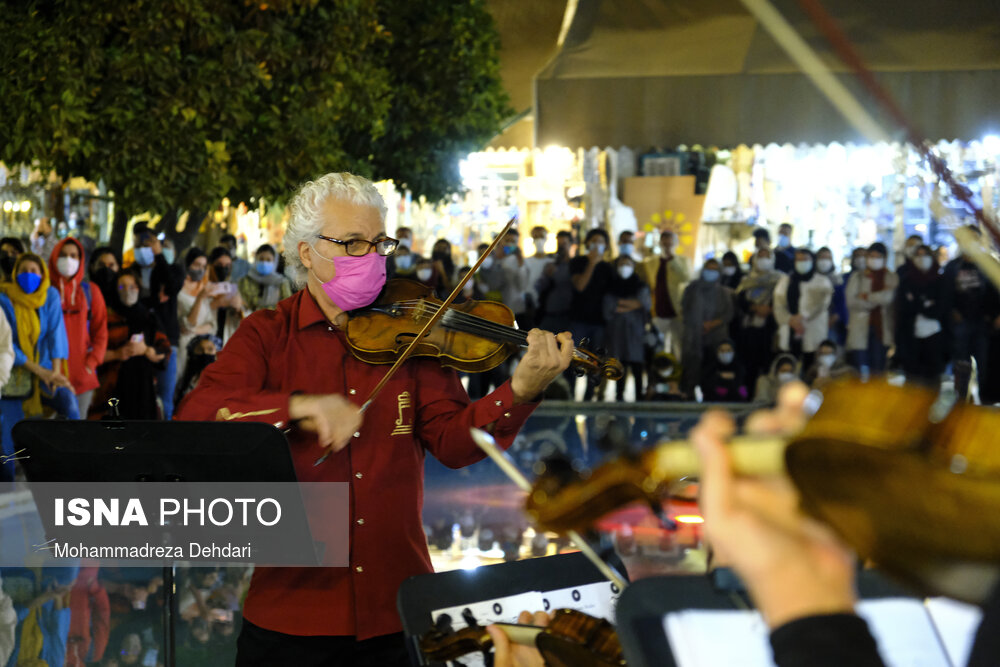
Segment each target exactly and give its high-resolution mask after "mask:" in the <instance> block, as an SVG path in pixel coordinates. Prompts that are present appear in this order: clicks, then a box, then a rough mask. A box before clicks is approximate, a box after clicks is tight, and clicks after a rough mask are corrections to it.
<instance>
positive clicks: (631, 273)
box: [604, 255, 653, 401]
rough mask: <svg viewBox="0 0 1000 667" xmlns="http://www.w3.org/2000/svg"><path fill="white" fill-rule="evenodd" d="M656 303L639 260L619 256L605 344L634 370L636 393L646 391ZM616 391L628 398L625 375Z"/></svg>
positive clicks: (606, 300) (611, 288)
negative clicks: (639, 271)
mask: <svg viewBox="0 0 1000 667" xmlns="http://www.w3.org/2000/svg"><path fill="white" fill-rule="evenodd" d="M652 306H653V303H652V299H651V298H650V295H649V286H648V285H647V284H646V283H645V282H644V281H643V280H642V279H641V278H640V277H639V275H638V274H637V273H636V272H635V261H634V260H633V259H632V258H631V257H629V256H628V255H620V256H619V257H618V259H617V260H615V274H614V276H613V277H612V278H611V283H610V284H609V285H608V291H607V293H606V294H605V295H604V321H605V322H606V323H607V324H606V325H605V330H604V346H605V348H606V349H607V351H608V354H609V355H611V356H612V357H614V358H615V359H617V360H619V361H620V362H622V364H623V365H624V366H625V368H626V372H631V373H632V379H633V381H634V382H635V396H636V398H637V399H638V398H639V397H641V396H643V395H644V393H645V392H644V391H643V377H642V376H643V367H644V362H645V346H644V339H645V336H646V322H647V320H648V313H649V309H650V308H652ZM615 395H616V397H617V399H618V400H619V401H623V400H624V399H625V377H624V376H623V377H622V379H620V380H618V381H617V382H616V383H615Z"/></svg>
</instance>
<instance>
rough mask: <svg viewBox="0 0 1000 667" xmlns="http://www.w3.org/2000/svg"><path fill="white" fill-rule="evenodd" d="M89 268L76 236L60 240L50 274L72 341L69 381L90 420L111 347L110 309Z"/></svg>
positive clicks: (53, 256)
mask: <svg viewBox="0 0 1000 667" xmlns="http://www.w3.org/2000/svg"><path fill="white" fill-rule="evenodd" d="M86 266H87V262H86V260H85V257H84V250H83V246H82V245H81V244H80V242H79V241H77V240H76V239H75V238H73V237H69V238H66V239H63V240H62V241H59V243H57V244H56V246H55V248H53V249H52V256H51V257H49V275H51V276H52V286H53V287H55V288H56V289H57V290H58V291H59V298H60V301H61V303H62V313H63V323H64V324H65V325H66V337H67V338H68V339H69V359H68V365H69V381H70V382H72V383H73V391H74V393H75V394H76V400H77V403H78V404H79V406H80V418H81V419H86V418H87V411H88V410H89V409H90V403H91V400H92V399H93V397H94V389H96V388H97V386H98V384H99V382H98V379H97V366H98V365H99V364H101V362H103V361H104V353H105V351H106V350H107V348H108V310H107V307H106V305H105V303H104V296H103V295H102V294H101V290H99V289H95V288H94V286H93V285H91V284H90V283H89V282H88V281H87V280H85V276H86Z"/></svg>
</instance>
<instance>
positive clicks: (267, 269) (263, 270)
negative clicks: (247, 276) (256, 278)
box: [253, 261, 278, 276]
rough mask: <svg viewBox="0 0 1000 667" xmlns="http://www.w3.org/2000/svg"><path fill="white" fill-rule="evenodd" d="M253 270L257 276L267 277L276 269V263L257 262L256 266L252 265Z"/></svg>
mask: <svg viewBox="0 0 1000 667" xmlns="http://www.w3.org/2000/svg"><path fill="white" fill-rule="evenodd" d="M253 268H254V270H255V271H256V272H257V273H258V275H262V276H269V275H271V274H272V273H274V270H275V269H276V268H278V263H277V262H265V261H258V262H257V263H256V264H254V265H253Z"/></svg>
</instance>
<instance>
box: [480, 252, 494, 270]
mask: <svg viewBox="0 0 1000 667" xmlns="http://www.w3.org/2000/svg"><path fill="white" fill-rule="evenodd" d="M492 266H493V255H490V256H489V257H487V258H486V259H484V260H483V263H482V264H480V265H479V268H480V269H488V268H490V267H492Z"/></svg>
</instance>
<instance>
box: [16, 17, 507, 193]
mask: <svg viewBox="0 0 1000 667" xmlns="http://www.w3.org/2000/svg"><path fill="white" fill-rule="evenodd" d="M26 36H30V37H26ZM29 38H30V43H26V39H29ZM0 74H2V76H0V117H3V118H4V123H2V124H0V160H3V161H4V162H6V163H7V164H8V165H14V164H19V163H37V164H38V166H39V167H41V168H42V169H43V170H49V169H53V170H55V171H56V173H58V174H61V175H62V176H63V177H68V176H70V175H75V176H84V177H86V178H88V179H90V180H93V181H95V182H96V181H98V180H100V179H103V180H104V181H105V183H107V185H108V187H109V189H111V190H113V191H114V192H115V196H116V200H117V202H118V205H119V206H120V207H123V208H124V209H127V210H133V211H139V210H146V209H149V210H154V211H165V210H170V209H175V208H177V207H180V208H197V209H201V210H205V209H207V208H211V207H214V205H215V203H216V202H218V200H219V199H220V198H221V197H222V196H223V195H226V194H231V195H232V194H236V195H242V196H249V195H263V196H266V197H268V198H269V199H272V200H280V199H282V198H285V197H287V196H288V195H289V194H290V193H291V192H292V190H293V189H294V188H295V187H296V186H297V185H298V184H299V183H301V182H303V181H305V180H307V179H310V178H314V177H315V176H317V175H319V174H321V173H324V172H327V171H333V170H352V171H357V172H359V173H363V174H367V175H371V176H374V177H376V178H392V179H394V180H395V181H396V182H397V183H404V184H407V185H409V186H410V187H411V188H412V189H413V190H414V191H415V192H416V194H424V195H427V196H428V197H429V198H430V199H437V198H440V197H442V196H444V195H445V194H447V193H449V192H453V191H455V190H457V189H458V188H459V187H460V185H461V184H460V180H459V178H458V173H457V162H458V159H459V158H460V157H461V155H462V153H464V152H468V151H469V150H473V149H475V148H478V147H479V146H480V144H481V143H483V142H485V141H487V140H489V139H490V138H491V137H492V136H493V134H494V133H495V132H496V131H497V129H498V128H499V126H500V123H501V122H502V120H503V118H504V117H506V115H508V114H509V109H508V108H507V106H506V96H505V95H504V93H503V90H502V88H501V86H500V82H499V75H498V62H497V36H496V33H495V30H494V28H493V24H492V20H491V18H490V16H489V14H488V13H487V12H486V10H485V7H484V4H483V2H482V0H473V1H471V2H470V1H468V0H465V1H454V0H453V1H450V2H440V1H437V0H379V1H378V2H376V0H338V2H336V3H320V2H316V1H315V0H281V1H279V2H269V3H259V2H246V1H244V0H157V2H134V1H133V0H61V1H60V0H54V1H48V2H42V1H40V0H35V1H33V2H32V1H29V2H21V3H7V4H6V6H5V9H4V11H3V12H0Z"/></svg>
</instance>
